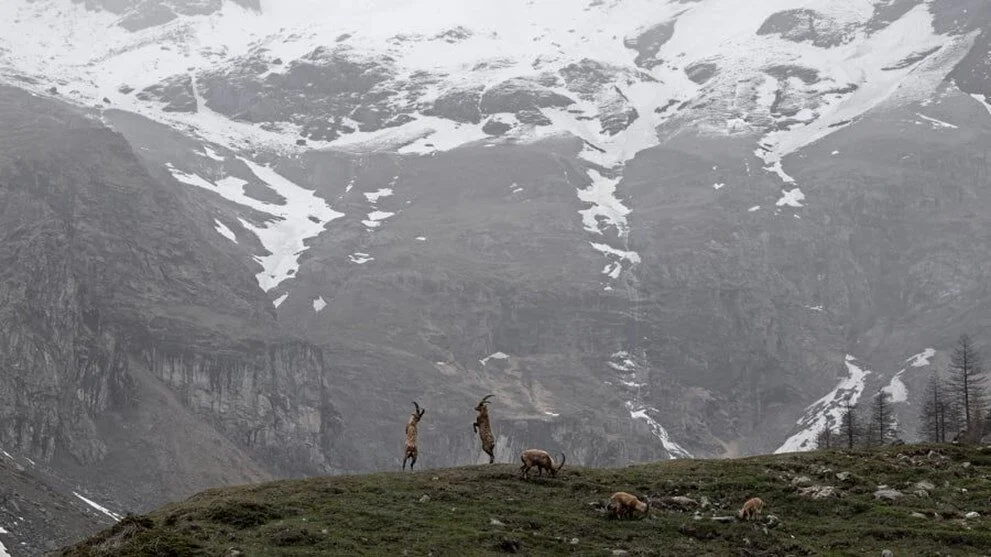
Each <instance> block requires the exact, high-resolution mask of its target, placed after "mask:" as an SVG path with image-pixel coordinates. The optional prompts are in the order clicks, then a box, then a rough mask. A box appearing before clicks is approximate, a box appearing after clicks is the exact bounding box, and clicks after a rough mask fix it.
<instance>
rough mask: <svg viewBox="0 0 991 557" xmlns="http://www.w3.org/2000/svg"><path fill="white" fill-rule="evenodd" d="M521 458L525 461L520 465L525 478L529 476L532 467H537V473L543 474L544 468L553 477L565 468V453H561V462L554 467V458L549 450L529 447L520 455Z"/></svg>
mask: <svg viewBox="0 0 991 557" xmlns="http://www.w3.org/2000/svg"><path fill="white" fill-rule="evenodd" d="M520 460H522V461H523V466H520V473H521V474H522V475H523V479H526V478H527V477H529V474H530V468H533V467H535V466H536V467H537V475H538V476H543V475H544V470H547V471H548V472H550V473H551V477H557V473H558V471H559V470H560V469H561V468H564V453H561V464H559V465H558V466H557V468H555V467H554V459H553V458H552V457H551V454H550V453H549V452H547V451H543V450H540V449H527V450H525V451H523V454H521V455H520Z"/></svg>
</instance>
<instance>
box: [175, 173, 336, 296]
mask: <svg viewBox="0 0 991 557" xmlns="http://www.w3.org/2000/svg"><path fill="white" fill-rule="evenodd" d="M238 160H240V161H241V162H242V163H244V164H245V165H246V166H247V167H248V169H249V170H250V171H251V173H252V174H254V175H255V177H257V178H258V179H260V180H261V181H263V182H265V183H266V184H268V186H269V187H271V188H272V189H273V190H274V191H275V192H276V193H277V194H278V195H279V196H281V197H282V198H284V199H285V203H284V204H282V205H276V204H272V203H268V202H265V201H261V200H258V199H255V198H253V197H250V196H248V195H246V194H245V192H244V185H245V184H247V183H248V182H247V181H246V180H244V179H242V178H238V177H236V176H226V177H224V178H222V179H220V180H218V181H217V183H216V184H214V183H212V182H210V181H209V180H207V179H205V178H203V177H202V176H200V175H198V174H193V173H188V172H183V171H181V170H179V169H177V168H175V167H174V166H172V165H171V164H168V165H166V168H167V169H168V170H169V172H171V174H172V176H174V177H175V179H176V180H179V181H180V182H183V183H185V184H189V185H191V186H196V187H199V188H203V189H206V190H210V191H213V192H216V193H218V194H220V195H221V196H223V197H224V198H226V199H229V200H230V201H233V202H235V203H237V204H239V205H244V206H246V207H250V208H252V209H255V210H257V211H259V212H261V213H263V214H265V215H267V216H268V217H270V219H271V220H268V221H267V222H265V223H264V224H263V225H255V224H252V223H251V222H249V221H247V220H245V219H243V218H239V221H240V222H241V224H242V225H243V226H244V227H245V228H246V229H248V230H250V231H251V232H253V233H254V234H255V235H256V236H257V237H258V240H259V241H260V242H261V244H262V245H263V246H264V247H265V249H266V250H268V253H267V254H263V255H255V260H256V261H258V262H259V263H260V264H261V265H262V271H261V272H259V273H258V275H256V278H257V279H258V284H259V285H260V286H261V288H262V289H263V290H265V291H266V292H267V291H269V290H271V289H272V288H274V287H276V286H278V285H279V284H280V283H282V281H284V280H286V279H287V278H289V277H291V276H292V275H293V274H295V272H296V270H297V269H298V268H299V255H300V254H301V253H302V252H304V251H306V249H307V246H306V240H308V239H309V238H312V237H314V236H316V235H317V234H319V233H320V232H322V231H323V229H324V227H325V226H326V225H327V223H329V222H331V221H333V220H334V219H338V218H340V217H343V216H344V213H339V212H337V211H335V210H333V209H332V208H331V207H330V206H329V205H328V204H327V203H326V202H325V201H324V200H323V199H321V198H319V197H317V196H316V194H314V193H313V192H312V191H311V190H307V189H304V188H302V187H300V186H298V185H296V184H294V183H293V182H291V181H289V180H288V179H286V178H285V177H283V176H282V175H281V174H279V173H278V172H276V171H275V170H273V169H272V168H270V167H267V166H262V165H260V164H256V163H255V162H253V161H251V160H249V159H246V158H243V157H238ZM225 228H226V227H225ZM227 230H228V232H230V230H229V229H227ZM218 231H219V229H218ZM221 233H222V234H223V232H221Z"/></svg>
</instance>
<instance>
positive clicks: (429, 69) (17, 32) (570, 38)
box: [0, 0, 974, 290]
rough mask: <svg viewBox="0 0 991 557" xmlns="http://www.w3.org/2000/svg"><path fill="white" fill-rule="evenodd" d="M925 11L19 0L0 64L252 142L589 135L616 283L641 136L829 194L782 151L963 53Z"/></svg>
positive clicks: (901, 2)
mask: <svg viewBox="0 0 991 557" xmlns="http://www.w3.org/2000/svg"><path fill="white" fill-rule="evenodd" d="M931 10H932V6H931V5H930V4H929V3H926V2H922V1H921V0H898V1H893V0H764V1H762V2H757V3H745V2H739V1H738V0H698V1H694V2H686V1H684V0H610V1H604V0H593V1H586V2H573V1H570V0H566V1H561V0H555V1H540V2H537V1H535V0H500V1H493V0H488V1H484V2H473V3H470V4H467V3H464V2H460V1H456V0H415V1H410V2H398V1H396V0H368V1H365V2H343V1H339V0H334V1H330V0H279V1H275V0H263V1H261V2H254V1H250V0H237V1H234V0H228V1H223V0H158V1H155V2H141V3H136V2H127V1H123V0H122V1H109V0H86V1H85V2H79V1H70V0H8V1H5V2H2V3H0V78H2V79H6V80H9V81H16V82H17V83H18V84H19V85H20V86H28V87H31V88H33V89H34V90H35V91H37V92H42V93H45V94H58V95H60V96H62V97H64V98H68V99H69V100H71V101H73V102H76V103H79V104H82V105H85V106H94V105H95V106H97V107H100V108H118V109H122V110H126V111H131V112H135V113H139V114H142V115H144V116H146V117H149V118H151V119H153V120H156V121H159V122H162V123H165V124H167V125H170V126H172V127H174V128H176V129H178V130H180V131H182V132H183V133H186V134H191V135H193V136H198V137H199V138H202V139H203V140H205V141H207V142H209V143H213V144H215V145H217V146H220V147H223V148H226V149H229V150H231V151H233V152H236V153H241V154H247V153H249V152H257V151H258V150H269V151H276V152H280V153H293V152H299V151H301V150H307V149H338V150H346V151H351V152H359V153H360V152H372V151H391V152H398V153H401V154H411V155H416V154H430V153H432V152H435V151H438V150H448V149H452V148H455V147H458V146H461V145H465V144H469V143H473V142H483V141H484V142H486V143H488V144H495V143H498V142H528V141H532V140H535V139H541V138H546V137H549V136H555V135H568V134H570V135H573V136H576V137H578V138H580V139H582V140H583V145H584V148H583V150H582V152H581V154H580V159H581V162H582V164H584V165H586V173H587V177H588V181H587V183H586V184H583V185H581V186H580V187H579V189H578V191H576V195H577V196H578V197H579V199H580V200H581V201H582V202H583V203H586V204H590V205H591V207H586V208H584V209H582V210H581V211H580V212H581V213H582V217H581V218H582V219H583V220H584V221H585V229H586V230H587V231H588V232H589V234H590V238H589V243H590V245H591V246H592V247H593V248H594V249H595V250H597V251H599V252H601V253H602V255H603V256H604V257H605V258H606V259H607V262H606V265H605V267H604V269H603V271H602V274H603V275H604V279H603V280H604V283H603V285H604V288H605V289H606V290H609V289H612V288H613V284H614V282H615V281H616V280H618V279H619V277H620V276H621V274H622V272H623V271H624V270H625V269H628V268H630V267H632V266H635V265H637V264H638V263H639V262H640V259H641V258H640V254H639V253H637V251H635V250H634V249H633V248H632V247H631V245H630V240H629V238H628V231H627V228H628V227H627V215H628V214H629V213H630V212H631V208H630V206H629V205H628V201H627V200H625V199H623V198H622V196H621V195H620V194H619V193H617V191H616V185H617V184H618V183H619V181H620V179H621V177H622V173H623V168H624V165H625V163H626V162H627V161H629V160H631V159H632V158H633V157H634V155H636V153H638V152H640V151H642V150H644V149H647V148H649V147H652V146H655V145H657V144H658V143H660V142H661V141H663V139H664V138H665V137H671V136H673V135H675V134H679V133H684V132H685V131H690V132H694V133H701V134H707V135H716V136H727V137H736V138H742V139H744V140H748V141H753V146H754V153H755V154H756V156H757V157H759V158H760V159H762V160H763V161H764V163H765V167H766V168H767V169H768V170H769V171H771V172H774V173H776V174H777V175H778V176H780V179H781V181H782V182H783V183H782V189H781V192H782V193H781V198H780V200H778V202H777V205H776V206H777V207H790V208H794V209H801V208H802V207H804V206H806V205H807V204H809V203H814V197H813V196H812V195H810V194H809V193H808V192H807V191H805V190H803V189H802V186H803V185H802V184H798V183H795V180H794V179H793V178H792V177H791V176H790V175H789V174H788V172H787V169H786V168H785V166H786V165H785V164H784V158H785V157H786V156H787V155H789V154H791V153H794V152H795V151H797V150H798V149H801V148H802V147H804V146H806V145H808V144H810V143H812V142H814V141H816V140H817V139H819V138H822V137H824V136H826V135H828V134H829V133H832V132H833V131H835V130H837V129H840V128H842V127H844V126H846V125H848V124H849V123H851V122H853V121H854V120H856V119H857V118H858V117H859V116H861V115H862V114H864V113H865V112H866V111H868V110H870V109H872V108H874V107H877V106H879V105H881V104H883V103H885V102H886V101H890V100H906V99H918V98H925V97H927V96H929V95H930V94H931V92H932V90H933V89H934V88H935V87H937V85H938V84H939V83H940V82H941V81H942V80H943V78H944V77H945V76H946V75H947V74H948V72H949V71H950V69H951V68H952V67H953V65H954V64H955V63H956V62H957V61H958V60H959V59H960V58H961V57H962V56H963V55H964V54H965V53H966V50H967V47H968V46H969V45H970V44H971V43H972V41H973V38H974V35H973V34H969V35H968V34H955V35H954V34H941V33H939V32H937V29H936V28H935V27H934V23H933V22H934V17H935V16H934V14H933V13H932V11H931ZM156 14H157V15H156ZM138 19H140V22H141V24H140V25H138V24H135V21H136V20H138ZM370 220H372V221H375V219H370ZM377 224H378V223H377V222H376V225H377ZM270 251H271V248H270ZM268 275H270V276H269V278H272V277H273V276H277V275H278V276H280V277H283V276H285V275H284V274H282V275H280V274H279V273H274V274H273V273H271V272H269V273H268ZM277 281H278V278H277V279H276V282H277ZM274 284H275V283H274V282H273V283H272V284H271V285H274ZM271 285H270V286H271Z"/></svg>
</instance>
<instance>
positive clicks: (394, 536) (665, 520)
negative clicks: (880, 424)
mask: <svg viewBox="0 0 991 557" xmlns="http://www.w3.org/2000/svg"><path fill="white" fill-rule="evenodd" d="M989 469H991V451H989V450H987V448H982V449H974V448H964V447H957V446H946V445H939V446H929V445H907V446H901V447H885V448H883V449H877V450H874V451H852V452H846V451H829V452H813V453H791V454H783V455H773V456H760V457H751V458H744V459H735V460H677V461H668V462H663V463H655V464H645V465H636V466H630V467H627V468H617V469H591V468H581V467H568V466H565V468H564V470H563V471H562V473H561V474H560V475H559V477H558V478H556V479H551V478H547V477H545V478H538V479H532V480H530V481H522V480H521V479H519V477H518V470H517V469H516V466H515V465H508V464H497V465H494V466H472V467H464V468H449V469H442V470H426V471H418V472H416V473H412V474H409V473H407V474H403V473H399V472H390V473H379V474H371V475H364V476H345V477H323V478H314V479H308V480H292V481H280V482H273V483H266V484H261V485H254V486H241V487H232V488H225V489H214V490H210V491H205V492H203V493H201V494H199V495H197V496H195V497H192V498H190V499H189V500H187V501H185V502H182V503H177V504H172V505H168V506H166V507H163V508H161V509H159V510H157V511H155V512H152V513H151V514H148V515H146V516H140V517H128V518H126V519H124V520H123V521H122V522H120V523H119V524H118V525H116V526H114V527H113V528H112V529H110V530H108V531H105V532H103V533H101V534H100V535H98V536H96V537H94V538H92V539H90V540H88V541H86V542H84V543H82V544H80V545H78V546H76V547H74V548H71V549H66V550H64V551H63V553H62V555H64V556H67V557H68V556H93V555H121V556H124V555H231V556H233V555H328V554H332V555H434V556H441V555H499V554H505V553H518V554H529V555H747V556H754V555H766V556H771V555H879V554H880V553H881V551H882V550H883V549H890V550H892V551H893V552H894V555H934V554H937V553H936V552H937V551H939V552H940V553H939V554H941V555H980V554H982V552H984V553H987V552H988V551H991V521H989V519H988V518H987V517H986V516H985V515H986V514H988V513H987V510H988V491H989V482H988V471H989ZM885 486H887V487H885ZM616 490H627V491H631V492H633V493H636V494H647V495H649V496H650V498H651V500H652V506H653V508H652V510H651V514H650V517H649V518H647V519H642V520H641V519H633V520H622V521H619V520H614V519H607V518H606V517H605V516H604V514H603V513H602V511H601V510H600V509H598V508H597V503H599V502H601V501H603V500H605V499H607V498H608V497H609V496H610V495H611V494H612V493H613V492H614V491H616ZM754 495H759V496H761V497H762V498H764V499H765V501H766V503H767V507H765V510H764V518H763V519H762V521H761V522H760V523H743V522H739V521H736V520H733V521H729V522H719V521H714V520H712V517H714V516H730V515H732V514H733V513H734V512H735V511H736V510H737V509H738V508H739V507H740V505H741V504H742V503H743V501H744V500H746V499H747V498H749V497H751V496H754ZM676 497H687V498H689V499H691V500H692V501H694V502H695V503H698V505H699V506H698V507H695V506H693V504H692V502H691V501H687V500H684V499H681V500H679V499H674V498H676ZM817 497H818V498H817ZM889 498H893V500H892V499H889ZM973 511H976V512H978V513H979V515H980V516H976V517H975V516H974V515H970V516H971V518H966V515H967V513H970V512H973ZM915 513H918V514H915ZM771 515H773V517H775V518H772V516H771Z"/></svg>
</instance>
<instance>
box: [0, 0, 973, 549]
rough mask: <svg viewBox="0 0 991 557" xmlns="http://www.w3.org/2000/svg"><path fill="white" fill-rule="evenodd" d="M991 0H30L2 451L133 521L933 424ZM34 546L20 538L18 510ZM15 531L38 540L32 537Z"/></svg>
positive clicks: (957, 300) (0, 177)
mask: <svg viewBox="0 0 991 557" xmlns="http://www.w3.org/2000/svg"><path fill="white" fill-rule="evenodd" d="M989 26H991V7H989V6H988V5H987V3H986V2H983V1H980V0H929V1H923V0H763V1H761V2H751V3H743V2H739V1H737V0H666V1H665V0H588V1H581V2H578V1H576V2H564V1H544V0H541V1H535V0H501V1H498V2H496V1H489V0H486V1H483V2H473V3H470V5H469V3H464V2H455V1H453V0H417V1H410V2H395V1H386V0H368V1H365V2H361V3H352V2H340V1H329V0H326V1H325V0H320V1H317V0H292V1H288V0H280V1H275V0H231V1H224V0H33V1H31V0H5V1H4V2H2V3H0V80H2V83H3V85H2V86H0V300H2V303H0V409H2V410H0V411H2V413H3V414H2V420H0V447H3V448H4V449H5V450H6V451H8V452H9V453H11V454H14V455H15V456H17V457H18V458H22V457H23V458H32V459H35V460H38V461H41V462H44V463H46V465H47V466H49V467H50V468H51V469H52V470H53V471H54V472H53V473H57V474H58V475H59V476H60V477H62V478H65V481H67V482H70V483H72V482H75V483H76V484H78V485H85V486H86V487H87V489H89V490H91V491H92V493H97V494H100V496H102V497H103V498H104V499H102V500H104V501H110V502H113V504H115V505H117V507H112V508H118V509H119V510H123V509H128V510H145V509H149V508H152V507H154V506H157V505H158V504H160V503H162V502H164V501H167V500H174V499H177V498H180V497H184V496H187V495H189V494H191V493H193V492H195V491H198V490H201V489H203V488H206V487H209V486H214V485H222V484H231V483H242V482H249V481H257V480H261V479H266V478H273V477H289V476H306V475H316V474H332V473H342V472H364V471H372V470H383V469H394V468H398V466H399V463H400V461H401V459H402V456H403V455H402V443H403V438H404V437H403V426H404V424H405V420H406V417H407V416H408V414H409V412H410V411H411V410H412V404H411V401H413V400H416V401H418V402H419V403H420V405H422V406H423V407H425V408H427V409H428V413H427V414H426V417H425V418H424V421H423V423H422V425H421V429H420V454H421V457H420V461H419V463H418V466H424V467H440V466H449V465H457V464H468V463H480V462H487V457H486V456H485V455H484V454H483V453H482V452H481V450H480V445H479V441H478V439H477V437H476V436H475V435H474V434H473V433H472V430H471V427H470V426H471V422H472V421H473V420H474V411H473V410H472V409H473V407H474V406H475V404H476V403H477V402H478V400H479V399H480V398H481V397H482V396H484V395H486V394H490V393H492V394H494V395H495V396H494V398H493V399H492V404H491V409H490V411H491V413H492V420H493V428H494V430H495V434H496V437H497V441H496V443H497V449H496V457H497V459H498V460H499V461H502V462H511V461H516V460H517V458H518V453H519V451H520V450H522V449H524V448H527V447H531V446H539V447H543V448H546V449H548V450H550V451H552V452H555V453H556V452H558V451H564V452H566V453H567V455H568V462H569V463H571V462H574V463H576V464H583V465H590V466H613V465H624V464H627V463H630V462H640V461H647V460H657V459H664V458H690V457H719V456H739V455H748V454H757V453H767V452H773V451H790V450H807V449H810V448H811V442H812V439H813V438H814V436H815V434H816V433H817V431H818V430H819V429H821V428H822V427H824V426H825V425H827V423H830V419H831V417H832V419H833V420H834V421H835V419H836V417H837V416H838V414H837V413H838V412H839V408H840V406H841V404H842V403H843V402H844V401H846V400H850V401H852V402H857V401H859V400H861V399H863V400H866V399H867V398H868V397H870V396H871V395H873V394H874V393H875V392H877V390H878V389H882V388H883V389H886V390H888V391H889V392H891V393H892V394H893V395H894V396H893V398H894V402H895V411H896V414H897V418H898V424H899V428H900V431H901V432H902V434H903V436H904V437H906V438H913V437H914V435H915V431H916V420H917V414H918V406H919V404H920V399H919V397H920V396H921V395H922V392H923V386H924V385H925V382H926V380H927V379H928V376H929V373H930V372H931V371H933V370H942V369H945V367H946V365H947V362H948V358H949V356H948V350H950V349H951V347H952V343H953V341H954V340H955V339H956V337H957V336H958V335H959V334H960V333H962V332H969V333H970V334H971V336H973V337H974V338H975V339H976V340H977V342H978V345H979V346H984V342H985V339H987V338H988V335H989V333H991V311H989V309H991V291H989V288H988V285H989V284H991V282H989V278H991V258H989V257H988V255H987V254H988V253H991V232H989V231H991V227H989V224H991V223H989V220H991V216H989V215H991V211H989V209H991V188H989V182H988V146H989V145H991V143H989V139H991V135H989V133H991V73H989V71H991V68H989V63H988V60H991V57H989V55H991V29H989ZM0 539H4V540H5V538H3V535H2V534H0ZM5 541H6V540H5Z"/></svg>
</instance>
